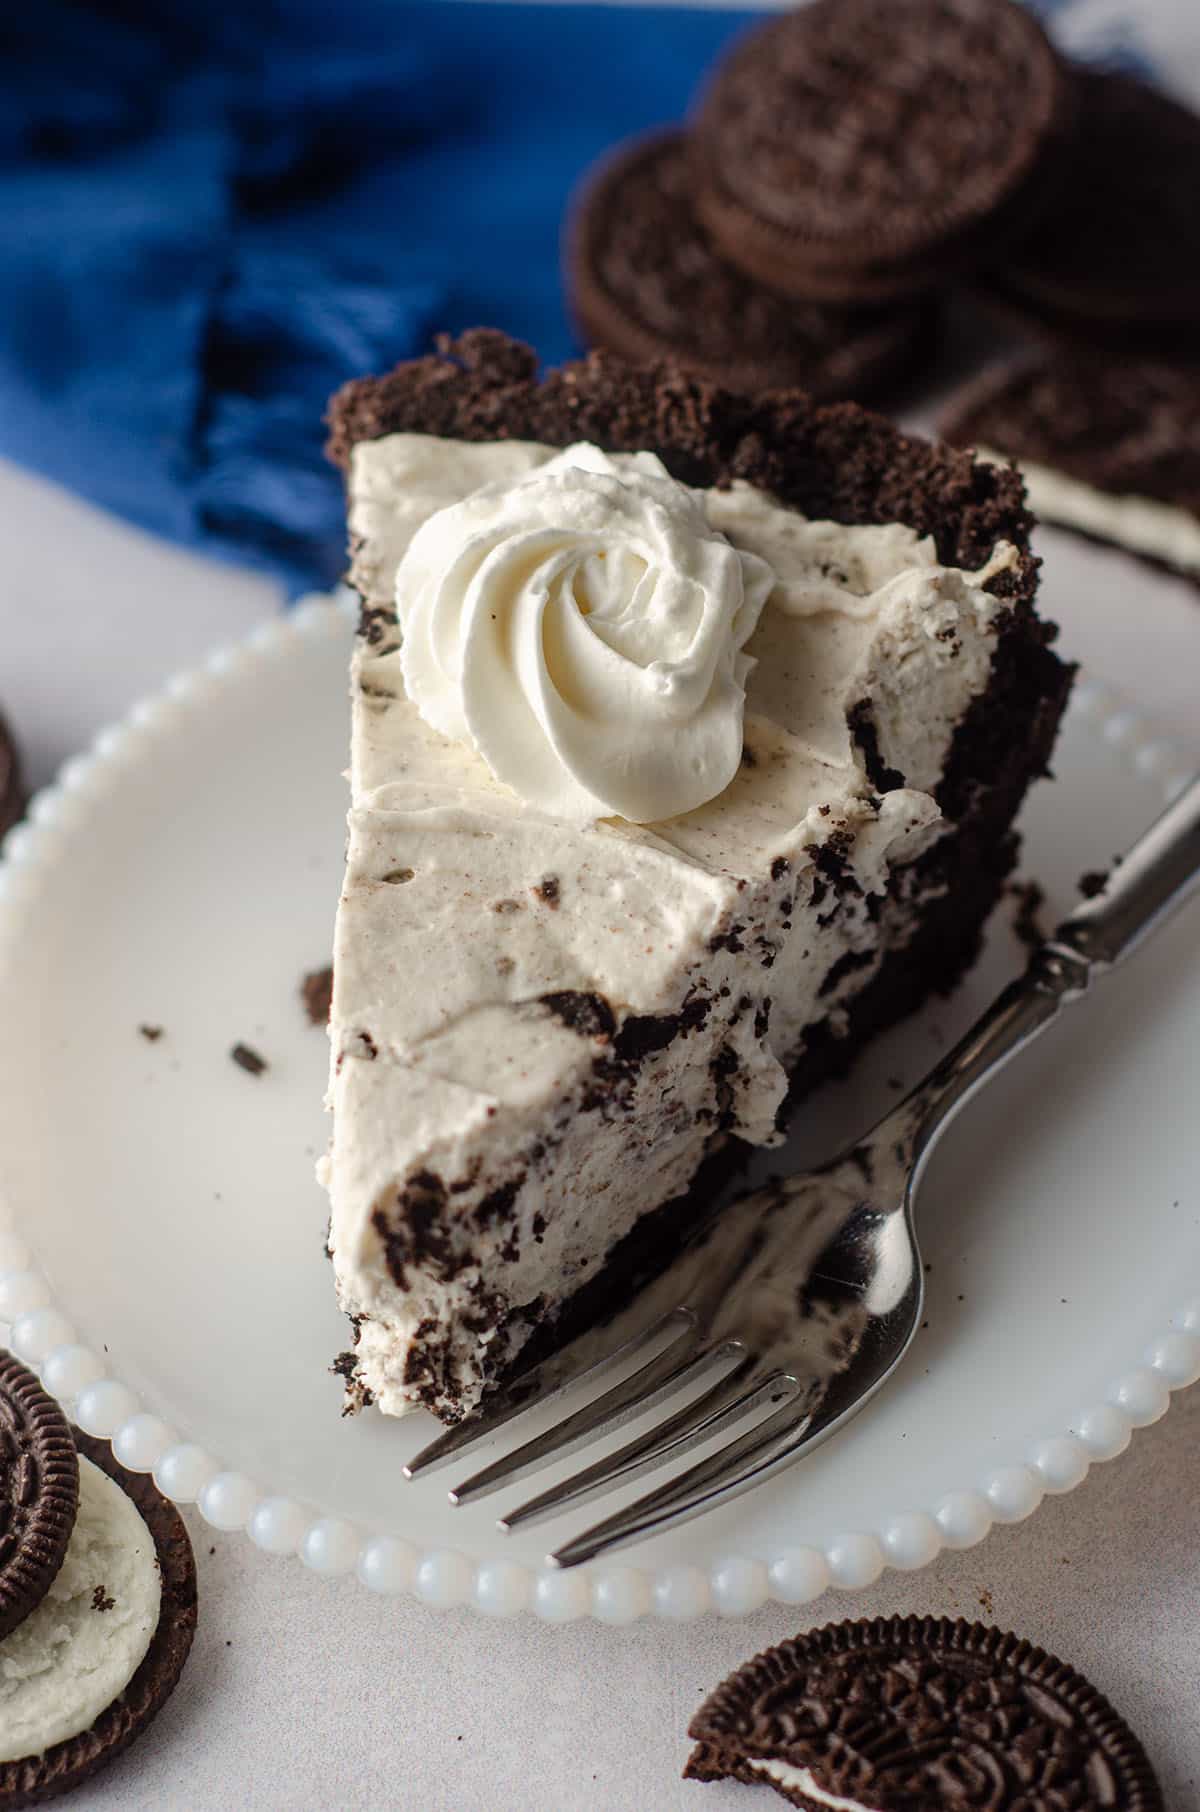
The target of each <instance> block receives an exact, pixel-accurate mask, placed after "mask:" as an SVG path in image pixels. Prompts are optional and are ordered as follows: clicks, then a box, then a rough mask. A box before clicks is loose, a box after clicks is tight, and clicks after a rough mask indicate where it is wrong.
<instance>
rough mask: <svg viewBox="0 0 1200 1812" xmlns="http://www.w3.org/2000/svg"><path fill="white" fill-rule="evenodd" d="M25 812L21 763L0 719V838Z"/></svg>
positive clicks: (7, 731)
mask: <svg viewBox="0 0 1200 1812" xmlns="http://www.w3.org/2000/svg"><path fill="white" fill-rule="evenodd" d="M24 810H25V793H24V789H23V787H22V785H21V762H20V758H19V756H18V755H17V746H16V744H15V743H14V741H13V739H12V736H11V735H10V734H9V730H8V726H7V724H6V723H5V722H4V719H3V718H2V717H0V837H3V835H4V833H5V831H7V830H11V829H12V827H13V825H14V824H15V823H16V822H17V819H18V818H19V817H20V816H21V813H22V812H23V811H24Z"/></svg>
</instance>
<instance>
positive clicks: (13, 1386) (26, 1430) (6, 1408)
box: [0, 1353, 79, 1639]
mask: <svg viewBox="0 0 1200 1812" xmlns="http://www.w3.org/2000/svg"><path fill="white" fill-rule="evenodd" d="M78 1499H79V1467H78V1464H77V1461H76V1458H75V1445H74V1442H73V1441H72V1439H71V1430H70V1427H69V1425H68V1423H67V1419H66V1417H65V1416H64V1415H63V1412H62V1410H61V1409H60V1408H59V1407H58V1404H57V1403H56V1402H55V1401H54V1399H53V1397H50V1396H48V1395H47V1394H46V1392H45V1391H44V1390H43V1389H42V1387H41V1385H40V1384H39V1383H38V1381H37V1379H36V1378H35V1377H34V1375H33V1373H32V1372H31V1371H27V1370H26V1368H25V1366H23V1365H21V1364H20V1362H19V1361H18V1360H16V1359H14V1358H13V1357H12V1355H11V1353H0V1639H3V1638H4V1637H5V1636H7V1635H9V1634H10V1633H11V1631H13V1630H14V1629H16V1627H17V1625H18V1624H19V1623H21V1622H22V1621H23V1620H24V1619H25V1618H26V1617H27V1616H28V1615H29V1613H30V1611H32V1610H33V1609H34V1607H35V1606H36V1605H38V1604H40V1603H41V1601H42V1599H43V1598H44V1597H45V1595H46V1592H47V1590H48V1588H49V1585H50V1582H51V1580H52V1579H53V1578H54V1576H55V1574H56V1573H57V1572H58V1569H59V1567H60V1566H61V1565H62V1561H63V1556H64V1554H65V1553H66V1551H67V1543H68V1541H69V1540H70V1538H71V1530H72V1528H73V1527H74V1524H75V1511H76V1507H77V1504H78Z"/></svg>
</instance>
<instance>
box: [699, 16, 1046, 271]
mask: <svg viewBox="0 0 1200 1812" xmlns="http://www.w3.org/2000/svg"><path fill="white" fill-rule="evenodd" d="M998 68H1003V69H1004V71H1005V80H1004V81H1003V82H997V80H996V71H997V69H998ZM1073 112H1074V89H1073V86H1072V84H1071V82H1070V80H1069V78H1068V77H1067V75H1066V73H1065V71H1064V69H1063V67H1062V65H1061V64H1060V62H1059V60H1058V58H1057V57H1056V56H1055V54H1054V52H1053V50H1052V48H1051V46H1050V43H1049V41H1048V39H1047V38H1046V36H1045V34H1044V32H1043V31H1042V29H1041V27H1040V26H1039V25H1038V23H1037V21H1036V20H1035V19H1034V18H1033V16H1032V15H1031V14H1030V13H1029V12H1027V11H1026V9H1025V8H1024V7H1021V6H1016V5H1011V4H997V3H996V0H816V3H815V4H814V5H811V6H806V7H802V8H800V9H799V10H798V11H796V12H789V13H786V14H785V15H784V16H783V17H781V18H778V19H773V20H772V21H771V22H770V23H768V24H766V25H763V26H760V27H758V28H757V29H755V30H754V31H752V32H750V33H749V34H748V35H747V36H746V37H745V38H744V39H742V40H741V42H739V43H738V44H736V45H735V46H734V48H733V50H732V51H731V52H730V53H729V55H728V56H726V57H725V58H724V59H723V60H722V61H721V63H720V64H719V65H718V67H717V70H716V73H715V75H714V76H713V79H712V81H711V83H710V84H709V86H708V88H707V90H706V92H705V93H704V95H703V97H702V99H701V102H700V104H699V106H698V108H697V110H696V115H695V122H694V132H693V135H692V139H691V150H692V157H693V164H694V172H695V180H696V200H697V211H698V213H699V215H700V218H701V220H703V221H704V223H705V225H706V226H707V227H708V229H709V230H710V231H711V233H712V235H713V237H714V239H715V240H716V242H717V244H718V245H719V246H720V247H721V249H722V251H723V252H724V253H725V254H726V256H728V257H729V258H731V259H732V260H733V262H734V263H735V264H737V265H740V266H741V267H742V268H743V269H744V270H746V271H748V272H749V273H750V274H751V275H753V276H756V277H758V278H759V279H760V280H761V281H763V282H765V283H770V284H772V286H773V287H775V288H776V289H779V290H781V291H783V292H784V293H785V294H791V295H797V296H809V297H812V298H814V299H819V300H829V301H845V302H850V301H866V300H869V299H872V298H875V299H882V298H883V297H885V296H889V295H904V294H919V293H920V292H921V291H922V290H923V289H928V288H930V287H932V284H933V280H934V279H935V277H936V276H937V275H939V274H945V273H946V272H948V271H949V270H951V269H952V268H960V267H962V266H963V265H964V264H969V263H972V262H978V258H979V255H980V253H981V251H982V252H983V253H985V254H986V255H988V256H990V255H991V253H992V252H993V251H994V249H995V247H996V245H997V243H998V238H997V229H998V228H1002V229H1003V231H1002V232H1001V233H1000V235H999V237H1000V238H1003V237H1004V236H1006V235H1007V234H1008V233H1009V232H1010V231H1011V230H1013V229H1014V228H1016V227H1018V226H1019V228H1020V230H1022V231H1025V230H1027V229H1028V226H1029V223H1030V220H1031V218H1032V217H1033V214H1034V212H1035V209H1036V208H1038V207H1039V206H1040V205H1044V204H1045V199H1046V189H1047V184H1046V177H1047V175H1048V174H1049V165H1048V160H1051V161H1053V162H1054V163H1055V164H1057V161H1058V157H1057V153H1058V150H1059V147H1060V141H1061V140H1062V139H1063V138H1064V137H1065V136H1066V132H1067V129H1068V126H1069V123H1070V120H1071V118H1072V116H1073Z"/></svg>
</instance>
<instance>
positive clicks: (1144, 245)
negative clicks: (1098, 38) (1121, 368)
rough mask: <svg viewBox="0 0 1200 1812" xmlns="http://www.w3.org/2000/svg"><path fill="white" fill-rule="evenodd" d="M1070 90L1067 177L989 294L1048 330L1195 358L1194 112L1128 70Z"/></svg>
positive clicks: (1199, 226)
mask: <svg viewBox="0 0 1200 1812" xmlns="http://www.w3.org/2000/svg"><path fill="white" fill-rule="evenodd" d="M1076 87H1077V93H1078V97H1079V119H1078V126H1077V131H1076V135H1075V143H1074V147H1073V150H1072V155H1071V162H1070V169H1069V173H1068V179H1067V180H1066V182H1065V183H1064V185H1063V188H1062V192H1061V195H1060V197H1059V200H1058V202H1057V204H1056V205H1054V206H1053V207H1052V208H1051V209H1050V210H1049V211H1048V213H1047V214H1046V216H1045V217H1044V219H1043V220H1042V221H1041V223H1040V225H1039V226H1038V227H1036V228H1035V229H1034V230H1033V231H1032V232H1031V233H1030V234H1029V235H1027V236H1025V237H1024V238H1023V239H1022V240H1021V242H1020V244H1019V246H1017V247H1016V248H1015V249H1014V250H1013V251H1012V252H1011V254H1010V255H1009V256H1008V257H1007V258H1006V259H1005V260H1004V262H1003V264H1002V265H999V266H997V268H996V269H995V270H994V272H993V274H992V276H991V277H990V279H989V285H988V287H989V290H990V292H991V294H992V295H993V296H994V297H996V298H998V299H999V300H1000V301H1001V302H1002V303H1005V304H1007V306H1008V307H1009V309H1010V310H1019V311H1020V312H1021V316H1022V319H1023V320H1024V321H1025V322H1026V323H1027V324H1029V325H1033V326H1034V327H1036V328H1038V329H1040V330H1041V331H1043V332H1046V333H1049V334H1051V335H1059V336H1063V337H1067V338H1072V339H1077V340H1084V341H1088V342H1091V343H1094V344H1096V345H1100V346H1108V347H1111V348H1114V349H1116V348H1122V349H1124V348H1136V347H1138V346H1140V347H1141V348H1142V350H1143V351H1144V352H1145V353H1147V354H1149V355H1150V356H1155V357H1161V356H1164V355H1166V356H1169V357H1177V358H1181V359H1190V360H1191V361H1193V362H1200V348H1198V347H1197V343H1196V324H1197V322H1198V321H1200V117H1198V116H1197V115H1196V114H1194V113H1192V112H1191V111H1190V110H1189V109H1188V108H1187V107H1184V106H1183V105H1181V103H1180V102H1178V101H1175V100H1172V99H1170V98H1169V96H1167V95H1165V94H1162V93H1160V92H1159V91H1158V90H1157V89H1154V88H1151V87H1149V86H1147V84H1146V83H1144V82H1140V81H1138V80H1137V79H1136V78H1135V77H1133V76H1130V75H1124V74H1120V73H1116V72H1111V71H1099V70H1081V71H1080V72H1079V73H1078V75H1077V77H1076Z"/></svg>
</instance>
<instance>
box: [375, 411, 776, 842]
mask: <svg viewBox="0 0 1200 1812" xmlns="http://www.w3.org/2000/svg"><path fill="white" fill-rule="evenodd" d="M773 584H774V575H773V573H772V570H771V568H770V567H769V566H768V565H767V563H766V561H765V560H763V559H762V558H761V557H760V556H759V555H757V554H755V553H750V552H745V551H739V550H738V549H737V548H735V547H733V546H731V544H730V542H729V541H728V540H727V539H726V537H725V536H724V535H723V534H722V533H721V532H720V530H719V529H717V528H715V527H713V526H712V524H711V523H710V522H709V520H708V518H707V517H706V515H705V511H704V502H703V498H702V496H701V495H700V494H699V493H697V492H693V491H689V490H688V489H687V488H686V487H685V486H684V485H680V484H676V483H675V481H674V479H672V478H671V477H670V476H669V475H668V473H667V471H666V468H665V467H664V466H663V464H662V462H661V461H660V460H659V459H657V458H656V457H655V455H654V454H652V453H639V454H635V455H633V456H632V457H630V456H625V457H621V456H618V457H617V458H612V457H610V456H609V455H608V454H606V453H602V452H601V451H600V450H599V448H597V447H592V446H589V445H587V444H586V443H580V444H579V445H578V446H574V447H568V448H567V450H566V451H565V452H564V453H562V454H560V455H558V456H557V457H556V458H553V459H550V460H549V461H547V462H546V463H545V464H544V465H542V466H541V467H540V468H539V469H538V470H537V471H535V472H534V473H532V474H531V475H529V476H526V477H524V478H522V479H521V480H520V481H519V482H518V483H516V484H513V483H512V482H510V481H505V480H501V481H499V482H498V483H495V484H488V485H484V486H483V487H482V488H481V489H479V490H477V491H475V492H473V493H472V494H471V495H470V496H467V497H465V498H463V499H462V500H461V501H460V502H457V503H452V504H450V505H448V506H447V507H446V508H444V509H440V510H438V511H437V512H436V514H435V515H433V516H431V517H430V518H429V520H428V521H427V522H425V523H424V524H423V526H422V527H421V528H419V529H418V530H417V532H416V534H415V535H414V536H413V538H412V541H411V543H410V545H409V547H408V550H407V552H406V553H405V555H404V558H403V560H402V561H401V563H400V567H399V570H398V572H397V575H396V606H397V610H398V613H399V617H400V623H401V627H402V630H403V635H404V642H403V648H402V652H401V660H402V663H403V670H404V683H405V689H406V691H407V693H408V696H409V697H410V698H411V699H412V701H413V703H414V704H415V705H416V706H417V709H418V710H419V711H420V713H421V715H422V717H424V718H425V720H426V722H427V723H429V724H431V725H432V726H433V728H434V729H436V730H440V731H441V733H442V734H443V735H444V736H450V737H454V738H455V739H456V740H458V741H460V742H464V743H466V744H468V745H469V746H471V747H473V748H475V749H476V750H477V751H478V752H479V754H480V755H482V757H483V759H484V760H485V761H486V762H487V764H488V766H489V768H490V769H491V771H492V773H493V774H494V775H495V777H496V778H497V780H500V781H503V782H504V783H505V784H506V785H507V786H510V787H512V789H513V790H514V792H516V793H518V794H519V795H520V797H521V798H522V799H524V800H525V801H526V802H527V803H528V804H530V805H534V806H537V807H540V808H541V809H542V810H544V811H548V812H551V813H553V814H554V815H555V816H556V817H559V818H564V819H571V820H575V821H578V822H581V823H586V822H588V821H595V820H596V819H598V818H609V817H619V818H625V819H628V820H630V821H632V822H634V823H639V824H647V823H651V822H653V821H654V820H657V819H664V818H674V817H676V816H678V815H679V814H680V813H682V812H687V811H691V810H693V809H694V808H695V807H696V806H698V805H702V804H703V803H704V802H705V801H706V800H708V799H712V798H715V797H716V795H717V794H718V793H721V792H723V791H724V789H725V787H726V786H728V784H729V782H730V780H731V779H732V778H733V776H734V774H735V773H736V772H737V767H738V762H739V761H740V759H741V753H742V720H743V711H744V707H745V699H746V694H745V683H746V676H747V674H748V673H749V671H750V668H751V666H752V665H753V663H752V661H751V659H750V657H749V656H748V655H747V654H746V652H745V644H746V642H747V640H748V639H749V637H750V636H751V635H752V634H753V631H754V628H755V626H756V624H757V622H758V618H759V615H760V613H761V611H762V607H763V605H764V604H765V602H766V600H767V597H768V595H769V593H770V591H771V589H772V586H773Z"/></svg>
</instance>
